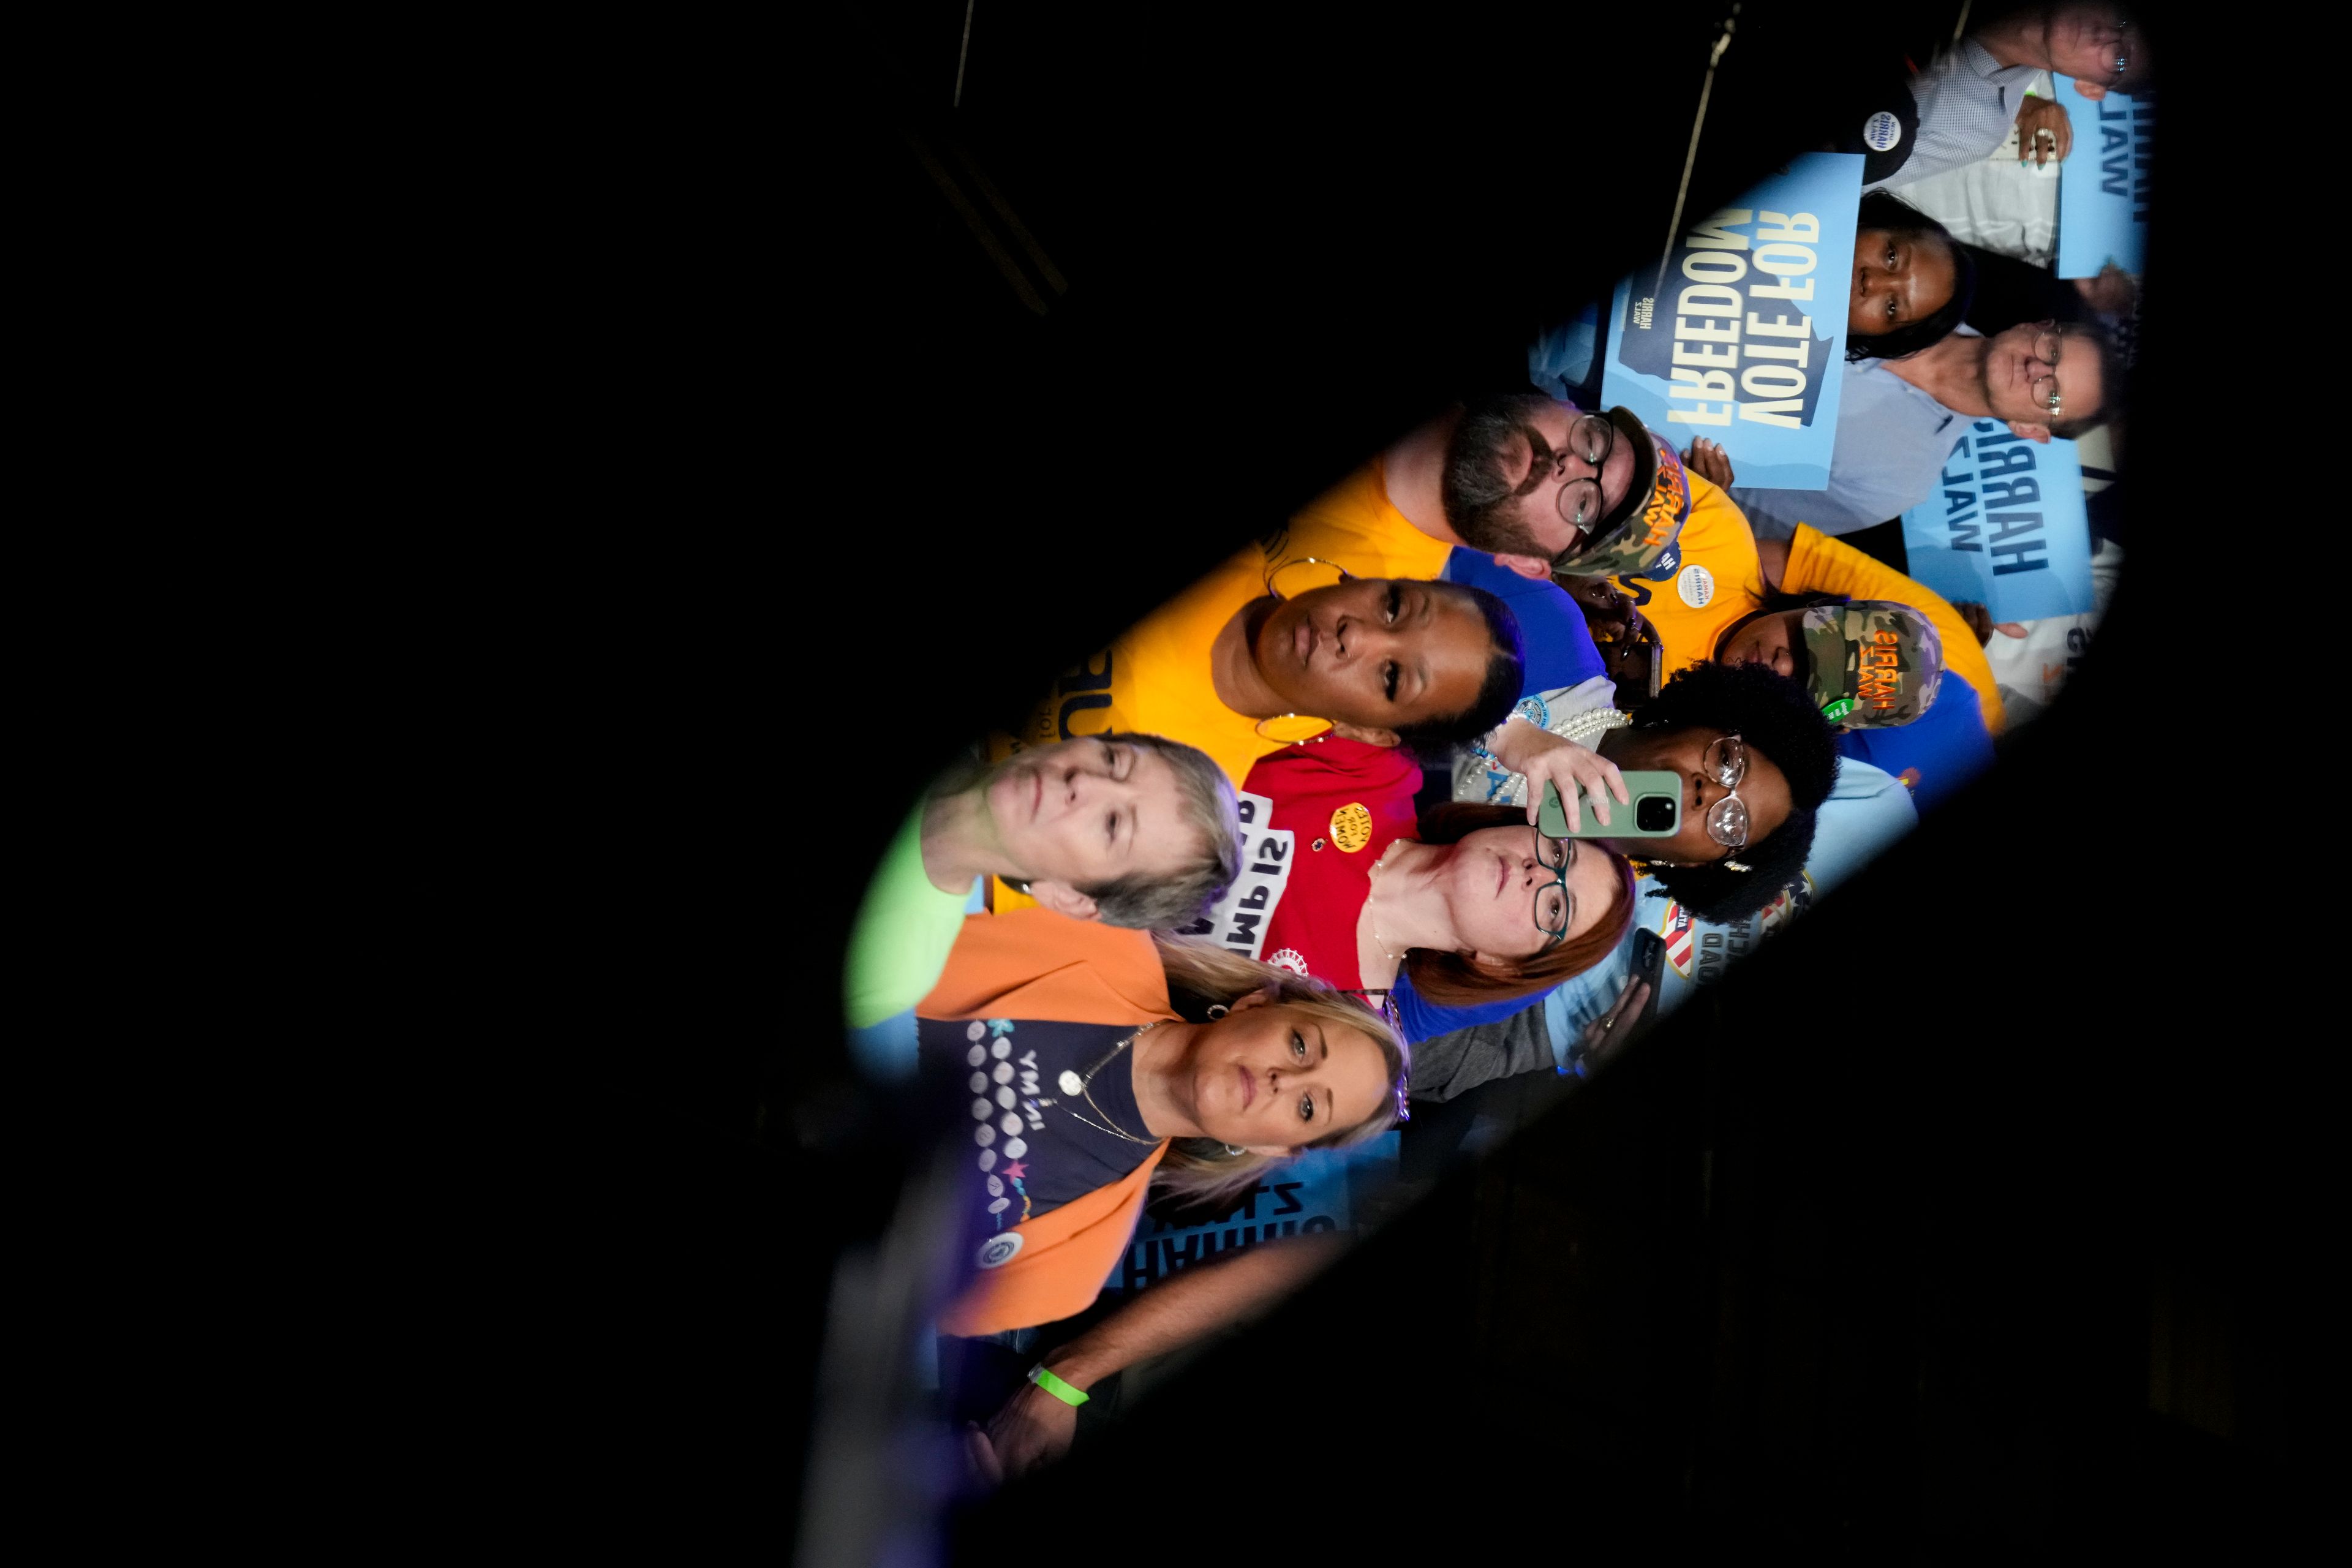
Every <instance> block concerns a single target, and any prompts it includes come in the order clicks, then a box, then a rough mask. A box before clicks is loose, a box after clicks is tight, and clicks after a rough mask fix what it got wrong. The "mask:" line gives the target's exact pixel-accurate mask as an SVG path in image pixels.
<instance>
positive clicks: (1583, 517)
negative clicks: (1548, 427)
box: [1528, 414, 1617, 566]
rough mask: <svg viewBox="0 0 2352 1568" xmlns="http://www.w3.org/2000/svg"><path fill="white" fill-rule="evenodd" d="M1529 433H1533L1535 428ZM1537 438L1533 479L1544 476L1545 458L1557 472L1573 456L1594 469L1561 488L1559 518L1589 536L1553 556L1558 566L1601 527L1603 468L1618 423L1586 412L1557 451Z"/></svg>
mask: <svg viewBox="0 0 2352 1568" xmlns="http://www.w3.org/2000/svg"><path fill="white" fill-rule="evenodd" d="M1528 434H1529V435H1530V436H1531V437H1532V436H1534V432H1533V431H1532V430H1530V431H1529V432H1528ZM1535 439H1536V440H1537V441H1538V446H1537V448H1536V456H1537V458H1538V463H1537V465H1536V468H1535V471H1534V473H1533V474H1531V475H1530V476H1529V478H1530V481H1531V482H1540V480H1541V479H1542V478H1543V474H1544V468H1543V462H1544V460H1546V459H1548V460H1549V463H1550V465H1551V468H1552V470H1553V471H1554V472H1558V471H1559V466H1560V464H1562V463H1563V462H1565V461H1566V460H1567V459H1569V458H1581V459H1582V460H1583V461H1584V462H1586V463H1588V464H1590V465H1591V468H1592V473H1591V476H1590V477H1588V478H1584V479H1570V480H1569V481H1567V482H1566V483H1565V484H1563V485H1561V486H1560V487H1559V499H1558V500H1557V502H1556V504H1557V505H1558V506H1559V517H1560V521H1562V522H1565V523H1567V524H1568V525H1569V526H1570V528H1573V529H1576V530H1578V531H1580V532H1581V533H1582V534H1584V535H1585V536H1586V537H1585V538H1583V539H1580V540H1578V541H1577V542H1576V543H1575V544H1574V545H1572V546H1570V548H1569V549H1567V550H1563V551H1561V552H1559V554H1558V555H1557V556H1555V557H1553V558H1552V564H1553V565H1555V566H1557V565H1559V563H1561V562H1564V561H1567V560H1569V559H1570V558H1571V557H1572V556H1574V555H1575V553H1576V552H1577V551H1579V550H1581V549H1583V548H1584V546H1585V544H1586V543H1587V542H1589V541H1590V538H1591V533H1592V531H1593V530H1594V529H1596V528H1599V527H1600V526H1601V468H1602V467H1603V466H1604V465H1606V464H1607V463H1608V461H1609V454H1610V453H1611V452H1612V451H1613V450H1614V449H1615V448H1616V446H1617V426H1614V425H1612V424H1611V423H1610V422H1609V420H1608V418H1607V416H1603V415H1600V414H1585V415H1580V416H1578V417H1577V420H1576V423H1575V424H1573V425H1571V426H1569V427H1568V445H1567V446H1566V447H1564V448H1562V449H1561V450H1559V451H1557V452H1555V451H1553V450H1552V449H1551V448H1550V447H1549V446H1548V445H1542V444H1540V443H1541V442H1542V437H1535Z"/></svg>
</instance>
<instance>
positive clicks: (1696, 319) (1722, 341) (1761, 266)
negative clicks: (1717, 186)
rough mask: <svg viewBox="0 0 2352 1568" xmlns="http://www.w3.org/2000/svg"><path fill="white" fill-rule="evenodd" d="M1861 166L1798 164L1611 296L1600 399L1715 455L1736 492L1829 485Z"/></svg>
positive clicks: (1681, 443)
mask: <svg viewBox="0 0 2352 1568" xmlns="http://www.w3.org/2000/svg"><path fill="white" fill-rule="evenodd" d="M1861 204H1862V158H1861V156H1860V155H1859V154H1857V153H1804V154H1802V155H1801V156H1799V157H1797V158H1794V159H1791V160H1790V163H1789V170H1788V173H1786V174H1776V175H1774V176H1773V177H1772V178H1771V179H1769V180H1767V181H1766V182H1765V183H1764V184H1760V185H1759V186H1757V187H1756V188H1755V189H1754V190H1751V191H1749V192H1748V194H1747V195H1743V196H1741V197H1740V198H1739V200H1738V202H1737V203H1735V204H1734V205H1730V206H1727V207H1726V208H1724V209H1723V210H1722V211H1721V212H1718V213H1716V214H1713V215H1712V216H1708V217H1706V219H1704V220H1702V221H1701V222H1699V223H1696V224H1694V225H1692V226H1691V227H1690V228H1689V229H1688V230H1687V231H1686V232H1685V234H1684V235H1683V237H1682V238H1681V239H1680V240H1679V241H1678V242H1677V243H1676V244H1675V247H1674V252H1673V254H1672V255H1671V256H1670V257H1669V258H1667V262H1666V270H1665V276H1664V279H1663V280H1662V279H1660V278H1659V276H1658V273H1657V269H1656V268H1644V269H1643V270H1642V271H1640V272H1637V273H1635V274H1634V275H1633V277H1631V278H1629V279H1626V280H1625V281H1624V282H1622V283H1620V284H1619V285H1618V286H1617V294H1616V298H1615V300H1614V302H1613V305H1612V309H1611V310H1610V315H1609V347H1608V354H1607V358H1606V360H1605V362H1604V365H1603V369H1602V374H1601V402H1602V403H1603V404H1604V405H1611V406H1614V405H1618V404H1622V405H1625V406H1626V407H1628V408H1631V409H1632V410H1633V412H1634V413H1635V414H1638V415H1640V416H1641V417H1642V422H1643V424H1645V425H1648V426H1650V427H1651V428H1653V429H1654V430H1656V431H1657V432H1659V433H1660V434H1661V435H1663V436H1664V437H1667V438H1668V439H1669V440H1671V441H1673V442H1674V443H1675V446H1676V447H1684V448H1687V447H1689V446H1690V444H1691V442H1692V440H1693V439H1694V438H1696V437H1700V436H1705V437H1707V438H1708V439H1710V440H1713V441H1716V442H1718V443H1720V444H1721V445H1722V447H1723V449H1724V450H1725V451H1726V452H1727V453H1728V454H1729V455H1730V458H1731V460H1732V464H1733V466H1734V467H1735V468H1738V472H1739V482H1740V483H1741V484H1743V485H1753V486H1758V487H1761V488H1764V489H1790V490H1818V489H1827V488H1828V486H1829V482H1830V452H1831V449H1832V447H1833V446H1834V445H1835V443H1836V439H1837V411H1838V391H1839V388H1840V387H1841V386H1842V385H1843V374H1842V372H1843V367H1844V363H1845V318H1846V306H1847V304H1848V302H1849V300H1851V299H1852V297H1853V237H1854V225H1855V216H1854V215H1855V212H1856V209H1858V208H1859V207H1860V205H1861Z"/></svg>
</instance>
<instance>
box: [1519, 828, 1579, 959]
mask: <svg viewBox="0 0 2352 1568" xmlns="http://www.w3.org/2000/svg"><path fill="white" fill-rule="evenodd" d="M1528 832H1529V833H1532V834H1534V835H1535V838H1536V863H1537V864H1538V865H1539V866H1541V867H1542V868H1544V869H1545V870H1547V871H1549V872H1550V873H1551V874H1552V879H1551V880H1550V881H1549V882H1538V883H1537V884H1536V930H1538V931H1541V932H1543V933H1544V935H1545V937H1546V938H1548V939H1549V940H1547V941H1546V942H1544V946H1545V947H1547V948H1551V947H1558V946H1559V944H1560V942H1561V941H1562V940H1563V939H1564V938H1565V937H1566V936H1567V935H1568V917H1569V915H1570V902H1571V900H1570V898H1569V896H1568V868H1569V864H1570V861H1572V860H1574V859H1575V858H1576V851H1575V848H1574V847H1573V846H1572V845H1571V844H1570V841H1569V840H1567V839H1565V838H1554V837H1551V836H1550V835H1549V834H1547V833H1545V832H1544V831H1543V830H1542V829H1541V828H1536V827H1530V828H1528Z"/></svg>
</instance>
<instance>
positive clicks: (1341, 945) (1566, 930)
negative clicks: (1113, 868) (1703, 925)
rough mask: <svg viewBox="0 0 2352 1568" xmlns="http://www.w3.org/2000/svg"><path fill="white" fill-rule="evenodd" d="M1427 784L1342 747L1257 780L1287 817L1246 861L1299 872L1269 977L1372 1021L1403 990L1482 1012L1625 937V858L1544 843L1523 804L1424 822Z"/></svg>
mask: <svg viewBox="0 0 2352 1568" xmlns="http://www.w3.org/2000/svg"><path fill="white" fill-rule="evenodd" d="M1421 782H1422V780H1421V770H1420V768H1419V767H1417V766H1416V765H1415V764H1414V763H1412V759H1411V758H1409V757H1404V756H1401V755H1400V754H1399V753H1398V752H1395V751H1392V750H1387V749H1383V748H1381V747H1378V746H1368V745H1364V744H1361V743H1360V742H1355V741H1350V740H1348V739H1346V738H1344V737H1340V736H1336V735H1335V736H1332V737H1330V738H1329V739H1328V740H1326V741H1323V742H1318V743H1317V744H1314V745H1309V746H1303V747H1294V748H1292V749H1291V750H1289V751H1286V752H1277V753H1276V754H1275V755H1273V756H1269V757H1266V758H1264V759H1263V760H1261V761H1260V762H1259V763H1257V764H1256V765H1255V767H1254V768H1252V769H1251V771H1250V775H1249V780H1248V783H1247V784H1245V785H1244V789H1245V790H1246V791H1247V792H1248V793H1250V794H1253V795H1261V796H1264V797H1265V799H1266V800H1268V801H1271V802H1272V803H1273V805H1272V811H1271V813H1270V814H1269V815H1268V817H1267V820H1266V821H1265V824H1264V825H1263V826H1262V827H1261V828H1260V829H1259V830H1257V831H1255V832H1253V833H1251V834H1250V835H1249V838H1248V841H1247V843H1246V844H1245V846H1244V863H1245V865H1246V863H1247V862H1249V861H1250V860H1251V859H1252V858H1254V857H1258V856H1265V855H1270V854H1273V853H1276V852H1279V853H1281V854H1283V855H1286V857H1287V858H1289V859H1290V861H1291V871H1290V876H1289V879H1288V880H1287V882H1286V885H1285V886H1284V888H1283V890H1282V892H1281V894H1280V897H1279V899H1278V901H1276V903H1275V905H1274V908H1273V909H1272V910H1271V911H1269V913H1268V914H1267V916H1266V919H1265V937H1264V941H1263V942H1262V944H1261V947H1260V950H1259V951H1260V952H1261V953H1262V954H1263V956H1264V957H1265V961H1266V962H1267V963H1272V964H1274V965H1276V967H1277V968H1282V969H1288V970H1291V971H1293V972H1295V973H1301V974H1310V975H1313V976H1314V977H1315V978H1316V979H1318V980H1322V981H1325V982H1327V983H1328V984H1332V985H1336V986H1338V987H1339V988H1340V989H1341V990H1345V991H1349V992H1353V993H1355V994H1359V995H1361V996H1363V997H1364V998H1365V1000H1366V1002H1367V1003H1368V1004H1369V1005H1372V1006H1374V1007H1381V1005H1382V1004H1383V1003H1384V1002H1385V1001H1386V999H1387V994H1388V993H1389V992H1390V991H1391V989H1393V988H1395V987H1396V986H1397V985H1398V984H1399V980H1400V976H1402V977H1403V978H1404V981H1405V983H1406V984H1410V985H1411V986H1412V990H1413V991H1415V992H1416V993H1418V994H1420V995H1421V996H1423V997H1424V998H1426V999H1428V1000H1430V1001H1433V1002H1439V1003H1442V1004H1444V1005H1475V1004H1476V1003H1481V1002H1493V1001H1500V1000H1503V999H1506V998H1509V997H1516V996H1532V995H1535V994H1537V993H1538V992H1541V991H1546V990H1549V989H1550V988H1551V987H1552V986H1554V985H1557V984H1559V983H1560V982H1561V981H1563V980H1566V979H1568V978H1569V977H1570V975H1574V974H1580V973H1583V972H1584V971H1585V970H1587V969H1590V968H1591V967H1592V966H1593V965H1594V964H1596V963H1600V962H1601V959H1603V958H1605V957H1606V956H1608V954H1609V952H1611V950H1612V949H1613V948H1615V947H1616V945H1617V943H1618V942H1620V941H1622V939H1623V938H1624V935H1625V932H1626V931H1627V930H1628V929H1629V928H1630V926H1631V925H1632V922H1633V868H1632V867H1630V866H1628V865H1627V864H1626V862H1625V859H1624V858H1623V857H1622V856H1621V855H1618V854H1616V853H1614V852H1613V851H1612V850H1609V849H1606V848H1603V847H1601V845H1599V844H1597V843H1594V842H1591V841H1590V840H1585V839H1576V838H1553V837H1549V836H1548V835H1545V834H1542V833H1539V832H1538V831H1537V830H1536V828H1535V827H1533V826H1530V825H1529V823H1528V812H1527V811H1526V809H1525V808H1523V807H1519V806H1507V805H1505V806H1488V805H1442V806H1440V807H1438V808H1437V809H1436V810H1434V811H1433V812H1431V813H1430V814H1429V816H1427V817H1426V818H1423V819H1420V820H1416V819H1415V816H1414V809H1413V795H1414V794H1415V792H1416V791H1417V790H1418V789H1419V788H1420V786H1421ZM1283 830H1287V831H1288V832H1289V834H1290V843H1289V845H1288V847H1287V848H1285V847H1283V844H1282V841H1281V839H1280V838H1279V837H1277V835H1278V834H1279V833H1281V832H1282V831H1283ZM1382 1010H1383V1011H1385V1010H1386V1009H1385V1008H1383V1009H1382ZM1391 1016H1393V1015H1391Z"/></svg>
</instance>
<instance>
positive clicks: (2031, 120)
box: [2017, 98, 2074, 169]
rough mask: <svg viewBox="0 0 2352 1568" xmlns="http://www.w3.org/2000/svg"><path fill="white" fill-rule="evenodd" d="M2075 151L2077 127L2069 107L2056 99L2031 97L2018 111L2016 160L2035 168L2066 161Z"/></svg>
mask: <svg viewBox="0 0 2352 1568" xmlns="http://www.w3.org/2000/svg"><path fill="white" fill-rule="evenodd" d="M2073 151H2074V126H2073V124H2072V123H2070V122H2069V121H2067V119H2066V106H2065V105H2064V104H2063V103H2060V102H2059V101H2058V100H2055V99H2051V98H2028V99H2027V100H2025V101H2024V102H2023V103H2022V104H2020V105H2019V106H2018V110H2017V153H2018V158H2017V161H2018V162H2019V163H2027V162H2029V161H2030V162H2032V164H2033V166H2034V167H2035V168H2037V169H2038V168H2040V167H2042V165H2043V164H2045V163H2053V162H2056V161H2059V160H2062V159H2063V158H2064V157H2065V156H2066V154H2067V153H2071V152H2073Z"/></svg>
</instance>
